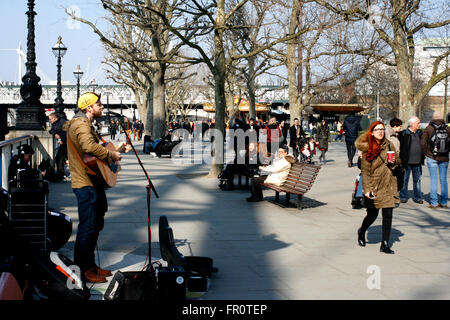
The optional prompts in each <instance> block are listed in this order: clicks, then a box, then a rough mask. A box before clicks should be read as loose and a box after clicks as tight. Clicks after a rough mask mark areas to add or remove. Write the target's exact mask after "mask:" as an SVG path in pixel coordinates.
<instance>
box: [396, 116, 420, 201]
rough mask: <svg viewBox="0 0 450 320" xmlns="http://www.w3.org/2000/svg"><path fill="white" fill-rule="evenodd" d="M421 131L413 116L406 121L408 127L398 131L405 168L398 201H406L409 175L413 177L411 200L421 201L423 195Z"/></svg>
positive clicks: (416, 118) (418, 121) (401, 156)
mask: <svg viewBox="0 0 450 320" xmlns="http://www.w3.org/2000/svg"><path fill="white" fill-rule="evenodd" d="M421 138H422V131H421V130H420V119H419V118H418V117H416V116H413V117H412V118H411V119H409V121H408V127H407V128H406V129H405V130H403V131H400V133H399V137H398V139H399V140H400V159H401V160H402V166H403V168H404V169H405V174H404V179H403V188H402V189H400V191H399V196H400V202H402V203H406V201H408V183H409V175H410V173H412V177H413V190H414V196H413V200H414V202H416V203H420V204H422V203H423V195H422V190H421V189H422V188H421V179H422V165H423V164H424V159H425V155H424V153H423V151H422V146H421V144H420V141H421Z"/></svg>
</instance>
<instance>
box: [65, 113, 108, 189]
mask: <svg viewBox="0 0 450 320" xmlns="http://www.w3.org/2000/svg"><path fill="white" fill-rule="evenodd" d="M63 130H65V131H67V140H69V139H71V141H72V143H73V146H74V147H75V150H76V152H77V153H78V154H79V155H80V158H81V159H83V155H84V154H85V153H90V154H92V155H94V156H96V157H97V158H98V159H100V160H103V161H111V155H112V154H111V152H110V151H109V150H108V149H106V148H105V147H103V146H102V145H100V144H99V141H100V140H99V138H98V135H97V133H96V132H95V129H94V127H93V126H92V124H91V121H90V120H89V119H88V118H87V117H86V116H85V115H84V114H83V113H81V112H78V113H77V114H76V115H75V116H74V117H73V119H72V120H70V121H67V122H66V123H65V124H64V127H63ZM67 156H68V158H69V170H70V174H71V176H72V178H71V180H72V188H73V189H78V188H83V187H86V186H90V187H93V184H92V182H91V179H90V178H89V176H88V174H87V173H86V172H85V169H84V168H83V165H82V164H81V163H80V160H79V158H78V157H77V156H76V155H75V153H74V150H72V148H71V147H70V145H69V143H68V145H67Z"/></svg>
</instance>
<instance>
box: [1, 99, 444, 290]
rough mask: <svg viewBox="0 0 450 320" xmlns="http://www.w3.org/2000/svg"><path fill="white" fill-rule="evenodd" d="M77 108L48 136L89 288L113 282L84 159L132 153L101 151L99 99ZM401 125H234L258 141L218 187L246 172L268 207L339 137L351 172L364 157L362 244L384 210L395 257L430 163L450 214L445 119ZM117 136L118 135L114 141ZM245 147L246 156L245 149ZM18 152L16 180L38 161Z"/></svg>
mask: <svg viewBox="0 0 450 320" xmlns="http://www.w3.org/2000/svg"><path fill="white" fill-rule="evenodd" d="M78 109H79V110H78V112H77V114H76V115H75V116H74V118H73V119H72V120H70V121H66V120H65V119H62V118H59V117H58V115H57V114H51V115H50V117H49V120H50V123H51V129H50V133H51V134H53V135H54V137H55V140H56V141H57V145H58V151H57V153H56V157H55V161H56V165H57V170H56V171H57V173H60V174H61V175H63V174H65V171H64V163H65V161H66V159H68V160H69V165H70V172H71V173H72V179H71V183H72V189H73V192H74V194H75V196H76V200H77V205H78V214H79V226H78V230H77V237H76V241H75V247H74V261H75V263H76V264H77V265H79V266H80V268H81V270H82V271H83V276H84V278H85V279H86V280H87V281H89V282H106V277H108V276H110V275H111V272H110V270H105V269H102V268H101V267H100V266H98V265H97V264H96V263H95V254H94V249H95V245H96V243H97V239H98V236H99V233H100V231H101V230H102V228H103V223H104V215H105V212H106V211H107V200H106V194H105V191H104V188H99V187H97V186H96V185H94V184H93V182H92V181H91V179H90V178H89V176H88V174H87V173H86V170H85V167H84V166H83V163H82V162H81V161H80V157H81V156H82V155H84V154H86V153H90V154H94V155H95V156H96V157H98V158H99V159H102V160H105V161H112V162H117V161H119V160H120V159H121V152H128V151H129V150H130V146H127V147H125V149H124V150H121V151H120V152H119V151H117V150H116V151H111V150H108V149H107V148H105V147H104V146H102V145H101V144H100V142H101V137H100V136H99V135H98V134H97V133H96V132H95V130H94V129H93V126H92V123H93V121H94V120H95V119H99V118H101V116H102V110H103V105H102V103H101V101H100V96H99V95H96V94H94V93H86V94H84V95H82V96H81V97H80V100H79V102H78ZM196 125H198V123H195V122H194V123H189V122H171V123H169V124H168V130H167V135H170V134H171V133H172V132H173V131H174V130H176V129H178V128H183V129H186V131H187V132H189V133H194V132H198V128H195V126H196ZM201 126H202V127H201V132H202V133H203V134H204V133H205V132H206V131H207V130H208V129H211V128H214V126H215V122H214V120H211V121H209V122H207V121H202V122H201ZM402 126H403V123H402V121H401V120H400V119H397V118H394V119H392V120H391V121H390V122H389V124H388V125H387V126H385V124H384V123H383V122H381V121H374V122H372V123H371V124H370V125H369V127H368V129H367V130H366V131H364V132H362V133H361V131H362V129H361V125H360V121H359V118H358V117H356V115H355V114H350V115H349V116H347V117H346V118H345V120H344V122H343V123H340V122H335V123H330V124H329V123H327V121H326V120H325V119H323V120H321V122H320V123H319V124H318V125H316V124H314V125H312V126H311V127H308V128H304V127H302V125H301V123H300V121H299V119H294V122H293V124H292V126H291V125H290V124H289V123H288V122H286V121H281V122H278V121H277V120H276V118H270V119H268V121H267V122H265V121H261V120H260V119H250V120H249V121H248V122H247V121H245V120H243V119H239V118H235V119H234V120H233V122H232V124H230V125H229V129H234V130H238V129H242V130H243V131H244V132H247V131H248V132H252V133H254V134H253V136H254V137H256V140H251V139H246V140H245V141H244V143H243V145H242V146H240V144H239V143H236V141H235V140H234V137H233V140H234V148H235V149H234V150H235V158H234V160H233V161H231V162H230V163H228V164H227V165H226V166H225V169H224V171H223V172H222V173H221V174H220V175H219V180H221V182H224V181H225V182H226V183H223V184H222V183H221V185H222V186H225V187H223V189H224V190H233V187H234V186H233V180H234V177H235V175H236V174H238V173H240V172H241V173H244V174H245V175H247V176H250V177H251V188H250V192H251V195H250V197H248V198H247V201H248V202H258V201H262V200H263V193H262V184H263V183H264V184H273V185H278V186H280V185H282V184H283V183H284V182H285V181H286V179H287V176H288V173H289V170H290V168H291V166H292V164H294V163H295V162H305V163H313V162H314V161H313V159H314V157H315V156H318V160H319V162H320V163H321V164H326V162H327V160H326V153H327V151H328V146H329V143H330V141H331V131H335V132H337V133H338V136H339V135H341V136H342V135H343V136H345V143H346V148H347V156H348V166H349V167H352V166H353V158H354V156H355V154H356V150H358V155H359V162H360V168H361V184H362V189H363V191H362V194H363V196H364V206H365V208H366V216H365V217H364V219H363V221H362V224H361V225H360V227H359V228H358V230H357V240H358V244H359V245H360V246H363V247H364V246H366V232H367V230H368V228H369V227H370V226H371V225H372V224H373V223H374V222H375V220H376V218H377V217H378V214H379V211H380V210H381V213H382V218H383V220H382V242H381V246H380V251H381V252H383V253H387V254H392V253H394V251H393V250H392V249H391V245H390V242H389V239H390V232H391V225H392V218H393V211H394V208H396V207H397V206H399V205H400V204H401V203H406V202H407V201H408V197H409V192H408V183H409V177H410V175H412V180H413V196H412V198H413V201H414V202H415V203H418V204H423V203H424V196H423V194H422V191H421V176H422V166H424V165H425V164H426V165H427V167H428V170H429V173H430V204H429V205H428V207H429V208H432V209H435V208H447V200H448V183H447V171H448V162H449V141H450V140H449V136H450V127H449V126H448V125H447V124H446V123H445V121H444V120H443V115H442V113H440V112H435V113H434V115H433V118H432V120H431V121H430V123H429V124H428V126H427V127H426V128H425V129H424V130H421V129H420V119H419V118H418V117H416V116H414V117H411V118H410V119H409V121H408V124H407V127H406V128H405V129H404V130H402ZM109 127H110V134H111V137H110V138H111V139H112V140H115V139H116V138H117V139H120V133H121V131H120V129H119V128H121V127H122V126H121V125H120V123H118V121H114V120H112V121H111V123H110V125H109ZM128 128H129V130H130V133H131V132H132V133H133V135H134V139H135V140H136V139H137V140H140V139H141V138H142V131H143V126H142V122H141V121H139V120H138V121H136V122H134V123H133V124H132V125H130V126H128ZM196 129H197V130H196ZM131 130H132V131H131ZM117 134H118V135H119V136H116V135H117ZM247 136H248V135H247ZM181 139H182V138H181ZM340 139H341V138H340ZM230 141H231V140H230ZM239 146H240V147H239ZM241 147H242V148H243V149H242V150H241V149H239V148H241ZM19 152H20V155H19V157H17V159H15V161H14V162H12V166H13V168H10V170H9V176H10V177H11V178H14V176H13V175H14V173H15V172H17V170H18V168H21V167H23V166H28V165H29V162H30V159H31V155H32V154H33V150H32V148H29V147H25V146H22V147H21V149H20V150H19ZM319 152H320V155H319ZM44 171H45V170H44ZM439 185H440V196H439V194H438V187H439ZM226 186H228V187H226Z"/></svg>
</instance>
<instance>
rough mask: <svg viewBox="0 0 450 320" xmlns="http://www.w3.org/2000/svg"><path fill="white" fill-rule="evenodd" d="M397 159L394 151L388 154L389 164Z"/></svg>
mask: <svg viewBox="0 0 450 320" xmlns="http://www.w3.org/2000/svg"><path fill="white" fill-rule="evenodd" d="M394 159H395V152H394V151H388V152H387V161H388V162H394Z"/></svg>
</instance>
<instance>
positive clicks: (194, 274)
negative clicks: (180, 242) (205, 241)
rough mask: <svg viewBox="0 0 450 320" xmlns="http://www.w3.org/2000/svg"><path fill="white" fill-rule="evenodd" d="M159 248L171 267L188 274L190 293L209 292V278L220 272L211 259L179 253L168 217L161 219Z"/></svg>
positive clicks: (161, 217)
mask: <svg viewBox="0 0 450 320" xmlns="http://www.w3.org/2000/svg"><path fill="white" fill-rule="evenodd" d="M159 247H160V251H161V257H162V259H163V260H164V261H167V264H168V265H169V267H172V266H180V267H183V268H184V270H186V272H187V283H186V286H187V289H188V291H207V283H208V278H210V277H211V275H212V273H215V272H218V269H217V268H216V267H214V266H213V259H211V258H209V257H199V256H186V257H185V256H184V255H183V254H182V253H181V252H180V251H178V249H177V247H176V245H175V241H174V238H173V231H172V228H171V227H170V226H169V222H168V220H167V217H166V216H160V218H159Z"/></svg>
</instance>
